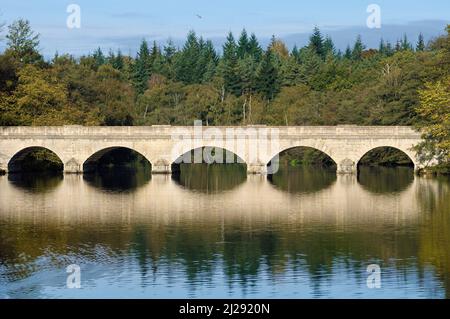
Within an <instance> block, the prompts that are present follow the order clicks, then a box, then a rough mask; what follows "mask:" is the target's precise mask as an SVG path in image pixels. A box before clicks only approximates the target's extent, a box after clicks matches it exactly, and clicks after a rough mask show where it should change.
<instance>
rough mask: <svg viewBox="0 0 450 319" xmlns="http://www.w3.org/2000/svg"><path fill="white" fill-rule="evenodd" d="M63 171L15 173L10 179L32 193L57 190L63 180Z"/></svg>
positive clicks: (12, 182)
mask: <svg viewBox="0 0 450 319" xmlns="http://www.w3.org/2000/svg"><path fill="white" fill-rule="evenodd" d="M63 179H64V175H63V173H62V172H38V173H34V174H29V173H15V174H9V175H8V181H9V182H11V184H12V185H14V186H15V187H17V188H20V189H23V190H25V191H27V192H32V193H47V192H51V191H53V190H55V189H56V188H57V187H58V186H59V185H60V184H61V182H62V181H63Z"/></svg>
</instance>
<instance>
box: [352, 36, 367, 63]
mask: <svg viewBox="0 0 450 319" xmlns="http://www.w3.org/2000/svg"><path fill="white" fill-rule="evenodd" d="M364 49H365V46H364V44H363V42H362V39H361V36H360V35H358V37H357V38H356V42H355V45H354V47H353V51H352V59H353V60H361V59H362V53H363V51H364Z"/></svg>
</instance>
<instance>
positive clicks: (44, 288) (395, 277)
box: [0, 164, 450, 298]
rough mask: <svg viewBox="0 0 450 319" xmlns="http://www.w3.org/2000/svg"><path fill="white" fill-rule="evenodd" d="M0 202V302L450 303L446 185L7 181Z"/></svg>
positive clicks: (140, 178) (286, 172) (379, 178)
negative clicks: (75, 280) (76, 284)
mask: <svg viewBox="0 0 450 319" xmlns="http://www.w3.org/2000/svg"><path fill="white" fill-rule="evenodd" d="M0 203H1V204H0V298H449V297H450V180H449V179H448V178H422V177H417V176H414V171H413V169H410V168H406V167H398V168H376V167H374V168H369V167H362V168H361V169H360V172H359V174H358V176H337V175H336V174H335V172H334V171H330V170H327V169H323V168H320V167H309V168H302V167H299V168H295V167H282V169H281V170H280V171H279V172H278V173H277V174H276V175H274V176H270V177H264V176H247V174H246V170H245V167H242V166H239V165H222V166H221V165H210V166H208V165H203V164H199V165H186V166H183V167H182V168H181V173H180V174H179V175H178V176H163V175H154V176H151V175H150V173H149V171H146V170H138V171H136V170H133V169H130V168H128V169H125V168H124V169H120V170H118V169H105V170H103V171H101V172H99V173H97V174H95V175H85V176H82V175H65V176H63V175H42V174H27V175H14V174H11V175H8V176H0ZM69 265H77V266H79V269H80V272H79V275H80V276H79V278H80V284H81V288H79V289H76V288H73V289H71V288H69V287H68V286H67V278H68V276H70V275H71V273H68V272H67V267H68V266H69ZM369 265H378V266H379V267H380V268H379V269H380V271H381V272H380V273H378V279H379V281H380V282H379V283H380V286H379V288H377V287H373V286H370V285H368V277H369V276H370V275H371V273H369V272H368V271H367V270H368V267H369Z"/></svg>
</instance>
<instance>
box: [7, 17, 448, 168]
mask: <svg viewBox="0 0 450 319" xmlns="http://www.w3.org/2000/svg"><path fill="white" fill-rule="evenodd" d="M6 31H7V34H6V37H5V38H6V39H5V40H6V44H7V46H6V49H5V50H4V52H2V53H1V54H0V125H3V126H7V125H63V124H80V125H154V124H170V125H192V123H193V121H194V120H202V121H203V123H204V125H249V124H267V125H338V124H357V125H415V126H417V127H419V128H421V129H423V130H424V134H425V137H426V140H427V143H425V144H424V145H421V146H420V152H421V154H422V155H423V156H422V159H423V161H424V162H426V161H429V160H430V158H431V157H433V156H438V157H439V159H440V161H441V162H443V163H445V162H446V163H448V162H449V156H450V155H449V151H448V150H449V149H450V145H449V140H450V138H449V134H450V133H449V132H450V124H449V122H450V119H449V113H450V111H449V105H450V102H449V101H450V97H449V91H450V90H449V85H450V80H449V79H450V75H449V71H450V44H449V43H450V27H447V34H446V35H444V36H440V37H437V38H435V39H434V40H432V41H430V42H429V43H425V41H424V38H423V36H422V35H420V36H419V37H418V39H417V41H415V42H414V43H411V42H410V41H409V40H408V38H407V37H406V36H403V37H402V38H401V39H400V40H399V41H397V42H396V43H394V44H392V43H390V42H388V41H384V40H383V39H381V40H380V45H379V48H378V49H367V48H366V46H365V45H364V42H363V39H362V38H361V37H360V36H358V37H357V38H356V40H355V42H354V43H353V44H352V45H349V46H348V47H347V48H346V50H345V51H343V52H341V51H340V50H337V49H336V47H335V45H334V43H333V40H332V39H331V38H330V37H329V36H326V35H323V34H322V32H321V31H320V30H319V28H315V29H314V31H313V33H312V34H311V36H310V39H309V43H308V44H307V45H306V46H304V47H302V48H298V47H294V48H293V49H292V50H289V49H288V48H287V46H286V45H285V44H284V43H283V41H281V40H280V39H278V38H276V37H275V36H274V37H272V39H271V41H270V44H269V45H268V47H267V48H263V47H262V46H261V44H260V42H259V40H258V38H257V37H256V36H255V34H248V33H247V31H246V30H243V31H242V32H241V34H240V35H239V36H238V37H237V38H235V36H234V35H233V34H232V33H231V32H230V33H229V34H228V36H227V38H226V41H225V43H224V44H223V47H222V50H220V52H219V51H218V50H216V48H215V47H214V46H213V43H212V42H211V41H210V40H205V39H203V37H201V36H198V35H197V34H196V33H195V32H194V31H190V32H189V33H188V35H187V38H186V41H185V43H184V46H183V47H181V48H177V47H176V46H175V45H174V43H173V42H172V41H170V40H169V41H168V42H167V43H166V44H165V45H163V46H160V45H159V44H158V43H156V42H152V43H149V42H147V41H146V40H142V42H141V44H140V47H139V50H138V52H137V54H136V56H128V55H125V54H123V53H122V52H121V51H120V50H118V51H112V50H110V51H109V52H107V53H105V52H103V50H102V49H100V48H99V49H97V50H95V52H93V53H91V54H87V55H84V56H81V57H79V58H75V57H73V56H71V55H69V54H64V55H59V54H55V56H54V57H53V58H52V59H51V60H45V59H44V58H43V56H42V55H41V54H40V52H39V49H38V48H39V35H38V34H36V33H35V32H34V31H33V30H32V29H31V27H30V24H29V22H28V21H26V20H23V19H20V20H18V21H15V22H14V23H12V24H11V25H9V26H8V28H7V30H6Z"/></svg>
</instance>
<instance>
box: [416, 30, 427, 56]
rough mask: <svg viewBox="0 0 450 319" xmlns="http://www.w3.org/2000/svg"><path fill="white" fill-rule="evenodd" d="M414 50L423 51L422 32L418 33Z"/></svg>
mask: <svg viewBox="0 0 450 319" xmlns="http://www.w3.org/2000/svg"><path fill="white" fill-rule="evenodd" d="M416 51H418V52H423V51H425V40H424V38H423V34H422V33H421V34H419V39H418V40H417V45H416Z"/></svg>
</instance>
